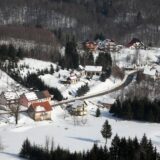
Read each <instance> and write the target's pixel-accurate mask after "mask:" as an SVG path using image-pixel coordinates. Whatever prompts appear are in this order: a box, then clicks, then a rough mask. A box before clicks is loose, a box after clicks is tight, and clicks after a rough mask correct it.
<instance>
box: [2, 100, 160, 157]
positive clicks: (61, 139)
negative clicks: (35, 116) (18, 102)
mask: <svg viewBox="0 0 160 160" xmlns="http://www.w3.org/2000/svg"><path fill="white" fill-rule="evenodd" d="M90 101H92V99H91V100H90ZM96 108H97V107H96V106H95V105H93V104H92V103H90V102H88V115H87V116H85V117H83V118H82V117H79V118H77V119H76V122H77V125H74V118H73V117H71V116H70V115H69V114H67V115H66V118H65V119H64V115H65V112H64V110H62V109H61V108H60V107H56V108H54V109H53V112H52V121H43V122H34V121H33V120H31V119H30V118H28V117H27V116H26V115H25V114H21V117H20V120H19V125H18V126H15V125H14V124H12V125H11V124H10V125H9V124H2V123H1V124H0V133H1V134H0V135H1V139H2V143H3V145H4V147H5V149H4V151H3V152H2V153H0V158H3V157H5V156H6V155H7V158H8V159H9V157H8V156H9V155H13V156H15V155H16V154H18V153H19V151H20V148H21V145H22V143H23V141H24V140H25V139H26V138H29V140H30V141H31V142H32V143H36V144H41V145H44V144H45V139H46V137H48V138H49V139H50V140H51V139H52V138H53V139H54V143H55V146H57V145H60V146H61V147H63V148H66V149H69V150H71V151H83V150H87V149H90V148H91V147H92V145H93V144H94V142H98V144H99V145H104V144H105V140H104V139H103V137H102V135H101V133H100V130H101V127H102V125H103V123H104V121H105V120H106V119H108V121H109V123H110V124H111V126H112V132H113V135H112V138H113V137H114V135H115V134H118V135H119V136H120V137H123V136H125V137H131V138H133V137H135V136H137V137H138V138H139V139H140V138H141V137H142V136H143V134H144V133H145V134H146V135H147V137H148V138H151V139H152V141H153V144H154V145H155V146H156V147H157V149H158V151H160V124H156V123H142V122H135V121H123V120H120V119H116V118H114V117H112V116H111V115H110V114H109V113H108V110H107V109H101V116H100V117H99V118H96V117H95V110H96ZM83 122H86V123H85V124H84V123H83ZM110 142H111V140H108V146H109V145H110ZM4 159H5V158H4ZM13 160H14V157H13Z"/></svg>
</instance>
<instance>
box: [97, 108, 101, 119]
mask: <svg viewBox="0 0 160 160" xmlns="http://www.w3.org/2000/svg"><path fill="white" fill-rule="evenodd" d="M100 115H101V111H100V109H99V108H97V110H96V117H99V116H100Z"/></svg>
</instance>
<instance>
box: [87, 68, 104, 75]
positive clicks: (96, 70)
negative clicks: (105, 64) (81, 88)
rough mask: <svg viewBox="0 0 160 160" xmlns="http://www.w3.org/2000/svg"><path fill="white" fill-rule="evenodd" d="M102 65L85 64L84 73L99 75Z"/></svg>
mask: <svg viewBox="0 0 160 160" xmlns="http://www.w3.org/2000/svg"><path fill="white" fill-rule="evenodd" d="M101 73H102V66H85V75H86V76H87V77H92V76H93V75H101Z"/></svg>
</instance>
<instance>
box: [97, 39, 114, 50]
mask: <svg viewBox="0 0 160 160" xmlns="http://www.w3.org/2000/svg"><path fill="white" fill-rule="evenodd" d="M96 43H97V45H98V49H99V50H102V51H105V50H107V51H116V49H117V48H116V43H115V41H113V40H112V39H105V40H104V41H101V40H97V41H96Z"/></svg>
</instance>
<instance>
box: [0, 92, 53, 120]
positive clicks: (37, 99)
mask: <svg viewBox="0 0 160 160" xmlns="http://www.w3.org/2000/svg"><path fill="white" fill-rule="evenodd" d="M51 98H52V96H51V95H50V94H49V92H48V91H47V90H45V91H35V92H33V91H32V92H27V93H24V94H22V95H19V94H18V93H17V92H13V91H7V92H2V93H1V95H0V104H1V106H5V107H6V109H7V110H8V109H10V108H14V107H17V106H18V105H21V106H24V107H26V109H27V111H28V115H29V116H30V117H31V118H32V119H34V120H36V121H38V120H50V119H51V111H52V106H51V105H50V104H51Z"/></svg>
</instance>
